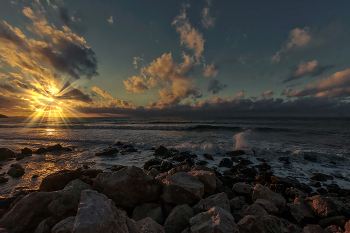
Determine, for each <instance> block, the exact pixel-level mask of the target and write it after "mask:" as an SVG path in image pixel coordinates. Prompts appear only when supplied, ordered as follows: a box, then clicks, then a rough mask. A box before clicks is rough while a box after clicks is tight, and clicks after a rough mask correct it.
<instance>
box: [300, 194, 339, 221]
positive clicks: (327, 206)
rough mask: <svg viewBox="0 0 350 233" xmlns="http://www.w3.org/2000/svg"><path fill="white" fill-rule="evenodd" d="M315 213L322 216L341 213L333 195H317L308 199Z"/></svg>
mask: <svg viewBox="0 0 350 233" xmlns="http://www.w3.org/2000/svg"><path fill="white" fill-rule="evenodd" d="M306 202H307V203H308V204H309V206H310V207H311V209H312V210H313V211H314V213H315V214H316V215H317V216H318V217H320V218H328V217H333V216H337V215H340V212H339V211H338V207H337V205H336V204H335V203H334V201H333V199H332V198H331V197H323V196H320V195H315V196H312V197H309V198H308V199H306Z"/></svg>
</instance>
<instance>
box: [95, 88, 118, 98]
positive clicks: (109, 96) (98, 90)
mask: <svg viewBox="0 0 350 233" xmlns="http://www.w3.org/2000/svg"><path fill="white" fill-rule="evenodd" d="M91 90H92V91H93V92H95V93H96V94H99V95H100V96H102V97H103V98H105V99H114V98H113V96H111V95H110V94H109V93H108V92H107V91H102V90H101V89H100V88H98V87H91Z"/></svg>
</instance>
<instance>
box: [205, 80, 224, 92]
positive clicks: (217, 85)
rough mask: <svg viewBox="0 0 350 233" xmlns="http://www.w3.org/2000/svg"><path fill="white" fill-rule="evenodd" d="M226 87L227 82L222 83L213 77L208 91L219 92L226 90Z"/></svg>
mask: <svg viewBox="0 0 350 233" xmlns="http://www.w3.org/2000/svg"><path fill="white" fill-rule="evenodd" d="M226 87H227V85H226V84H220V82H219V80H217V79H212V80H210V81H209V86H208V91H210V92H211V93H212V94H217V93H219V92H220V91H222V90H224V89H225V88H226Z"/></svg>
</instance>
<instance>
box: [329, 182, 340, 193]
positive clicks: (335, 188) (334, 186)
mask: <svg viewBox="0 0 350 233" xmlns="http://www.w3.org/2000/svg"><path fill="white" fill-rule="evenodd" d="M326 189H327V191H328V192H329V193H333V194H336V195H340V194H341V192H342V189H341V188H340V187H339V185H337V184H329V185H327V187H326Z"/></svg>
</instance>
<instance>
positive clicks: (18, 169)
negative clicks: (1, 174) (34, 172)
mask: <svg viewBox="0 0 350 233" xmlns="http://www.w3.org/2000/svg"><path fill="white" fill-rule="evenodd" d="M10 167H11V168H10V170H9V171H8V172H7V174H8V175H9V176H12V177H21V176H23V175H24V168H23V167H22V166H21V164H19V163H15V164H11V166H10Z"/></svg>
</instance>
